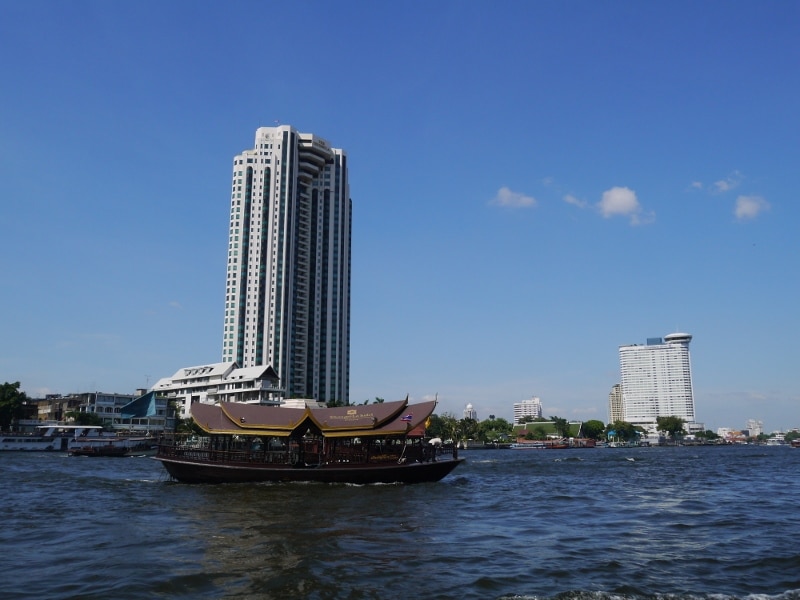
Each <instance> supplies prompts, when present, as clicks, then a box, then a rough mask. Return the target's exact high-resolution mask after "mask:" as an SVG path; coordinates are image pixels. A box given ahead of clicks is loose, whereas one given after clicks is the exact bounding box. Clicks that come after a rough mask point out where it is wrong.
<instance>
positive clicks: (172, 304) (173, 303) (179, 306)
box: [169, 300, 183, 310]
mask: <svg viewBox="0 0 800 600" xmlns="http://www.w3.org/2000/svg"><path fill="white" fill-rule="evenodd" d="M169 306H170V308H177V309H178V310H183V305H182V304H181V303H180V302H178V301H177V300H172V301H171V302H170V303H169Z"/></svg>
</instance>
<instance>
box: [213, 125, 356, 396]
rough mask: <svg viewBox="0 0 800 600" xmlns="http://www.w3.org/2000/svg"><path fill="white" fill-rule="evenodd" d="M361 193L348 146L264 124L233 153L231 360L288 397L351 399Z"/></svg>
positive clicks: (225, 351) (228, 302) (227, 355)
mask: <svg viewBox="0 0 800 600" xmlns="http://www.w3.org/2000/svg"><path fill="white" fill-rule="evenodd" d="M351 223H352V202H351V199H350V186H349V182H348V175H347V156H346V154H345V153H344V151H342V150H340V149H337V148H333V147H331V146H330V144H329V143H328V142H327V141H326V140H324V139H322V138H320V137H318V136H315V135H313V134H308V133H300V132H298V131H296V130H295V129H294V128H293V127H291V126H288V125H281V126H277V127H261V128H259V129H258V130H257V131H256V136H255V144H254V147H253V149H251V150H245V151H244V152H242V153H241V154H239V155H238V156H236V157H235V158H234V160H233V180H232V186H231V204H230V223H229V242H228V264H227V279H226V290H225V320H224V329H223V341H222V360H223V361H224V362H235V363H237V364H238V365H239V366H240V367H250V366H258V365H264V366H272V367H273V368H274V369H275V371H276V373H277V374H278V376H279V377H280V386H281V388H282V389H283V390H284V394H285V397H286V398H309V399H314V400H318V401H322V402H332V401H333V402H338V403H344V404H348V403H349V388H350V381H349V379H350V244H351V237H350V231H351Z"/></svg>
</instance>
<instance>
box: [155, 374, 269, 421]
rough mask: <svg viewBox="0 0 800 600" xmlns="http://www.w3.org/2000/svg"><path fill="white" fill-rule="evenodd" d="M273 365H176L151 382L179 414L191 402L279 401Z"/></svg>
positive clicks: (185, 411) (183, 413)
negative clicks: (168, 375)
mask: <svg viewBox="0 0 800 600" xmlns="http://www.w3.org/2000/svg"><path fill="white" fill-rule="evenodd" d="M279 381H280V380H279V379H278V375H277V374H276V373H275V370H274V369H273V368H272V367H264V366H258V367H246V368H239V366H238V365H237V364H236V363H215V364H210V365H200V366H197V367H185V368H183V369H179V370H178V371H177V372H176V373H175V374H174V375H173V376H172V377H164V378H163V379H160V380H159V381H157V382H156V384H155V385H154V386H153V388H152V389H153V391H155V392H156V393H157V394H158V395H159V396H163V397H165V398H167V399H168V400H169V401H170V402H172V403H173V404H174V405H175V410H176V412H177V416H178V418H181V419H186V418H188V417H190V416H191V415H192V404H194V403H195V402H203V403H205V404H216V403H219V402H244V403H248V404H272V405H275V406H277V405H279V404H280V403H281V398H282V396H283V392H284V390H283V389H282V388H281V387H280V386H279Z"/></svg>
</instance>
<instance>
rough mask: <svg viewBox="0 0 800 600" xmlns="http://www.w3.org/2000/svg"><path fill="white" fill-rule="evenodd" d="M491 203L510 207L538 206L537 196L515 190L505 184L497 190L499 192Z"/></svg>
mask: <svg viewBox="0 0 800 600" xmlns="http://www.w3.org/2000/svg"><path fill="white" fill-rule="evenodd" d="M489 204H494V205H497V206H508V207H510V208H529V207H533V206H536V198H534V197H533V196H526V195H525V194H521V193H520V192H514V191H512V190H510V189H508V188H507V187H505V186H504V187H501V188H500V189H499V190H497V194H496V195H495V197H494V198H492V200H491V201H490V202H489Z"/></svg>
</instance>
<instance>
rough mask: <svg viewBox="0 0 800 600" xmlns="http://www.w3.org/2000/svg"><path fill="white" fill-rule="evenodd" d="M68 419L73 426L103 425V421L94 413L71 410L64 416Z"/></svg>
mask: <svg viewBox="0 0 800 600" xmlns="http://www.w3.org/2000/svg"><path fill="white" fill-rule="evenodd" d="M64 416H65V417H66V418H68V419H72V420H73V422H74V423H75V425H100V426H101V427H102V426H103V425H105V423H104V422H103V419H101V418H100V416H99V415H97V414H95V413H87V412H80V411H79V410H71V411H69V412H68V413H66V414H65V415H64Z"/></svg>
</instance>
